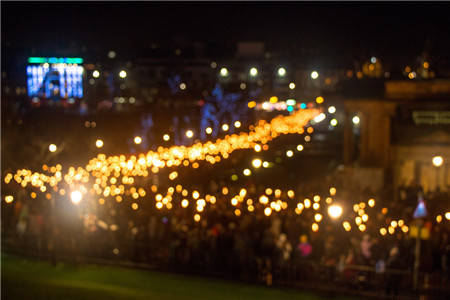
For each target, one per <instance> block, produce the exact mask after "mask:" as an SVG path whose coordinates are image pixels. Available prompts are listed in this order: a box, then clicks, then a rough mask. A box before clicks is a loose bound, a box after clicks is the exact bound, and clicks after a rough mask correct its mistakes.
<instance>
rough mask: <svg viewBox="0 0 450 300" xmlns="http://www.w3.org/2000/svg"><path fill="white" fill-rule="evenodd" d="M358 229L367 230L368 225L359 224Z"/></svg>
mask: <svg viewBox="0 0 450 300" xmlns="http://www.w3.org/2000/svg"><path fill="white" fill-rule="evenodd" d="M358 229H359V230H360V231H365V230H366V225H364V224H361V225H359V226H358Z"/></svg>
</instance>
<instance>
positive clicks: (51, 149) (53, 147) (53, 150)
mask: <svg viewBox="0 0 450 300" xmlns="http://www.w3.org/2000/svg"><path fill="white" fill-rule="evenodd" d="M57 149H58V147H56V145H55V144H50V145H49V146H48V151H50V152H55V151H56V150H57Z"/></svg>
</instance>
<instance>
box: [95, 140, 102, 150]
mask: <svg viewBox="0 0 450 300" xmlns="http://www.w3.org/2000/svg"><path fill="white" fill-rule="evenodd" d="M95 146H96V147H97V148H101V147H103V141H102V140H100V139H98V140H96V141H95Z"/></svg>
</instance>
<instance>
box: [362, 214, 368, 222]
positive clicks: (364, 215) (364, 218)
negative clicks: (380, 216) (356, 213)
mask: <svg viewBox="0 0 450 300" xmlns="http://www.w3.org/2000/svg"><path fill="white" fill-rule="evenodd" d="M361 219H362V220H363V222H367V220H369V216H368V215H367V214H363V215H362V216H361Z"/></svg>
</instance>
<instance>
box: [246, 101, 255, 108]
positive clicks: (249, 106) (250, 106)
mask: <svg viewBox="0 0 450 300" xmlns="http://www.w3.org/2000/svg"><path fill="white" fill-rule="evenodd" d="M247 106H248V108H253V107H255V106H256V102H255V101H250V102H249V103H248V104H247Z"/></svg>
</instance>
